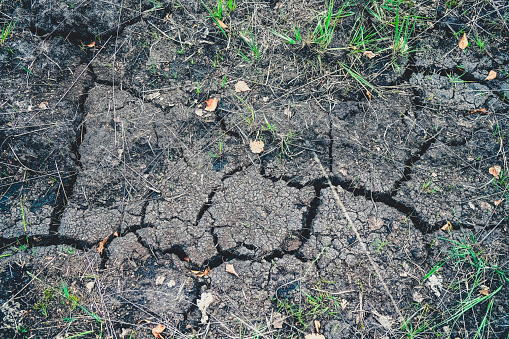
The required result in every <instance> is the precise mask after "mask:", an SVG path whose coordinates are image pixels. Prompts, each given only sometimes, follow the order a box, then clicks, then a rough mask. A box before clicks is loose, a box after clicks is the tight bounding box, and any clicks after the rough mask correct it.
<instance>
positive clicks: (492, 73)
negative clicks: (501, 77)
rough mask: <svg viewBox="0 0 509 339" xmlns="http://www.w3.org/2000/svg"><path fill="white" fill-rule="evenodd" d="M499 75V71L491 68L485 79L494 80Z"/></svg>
mask: <svg viewBox="0 0 509 339" xmlns="http://www.w3.org/2000/svg"><path fill="white" fill-rule="evenodd" d="M496 77H497V72H495V71H494V70H491V71H490V72H489V73H488V76H487V77H486V79H484V80H488V81H490V80H493V79H495V78H496Z"/></svg>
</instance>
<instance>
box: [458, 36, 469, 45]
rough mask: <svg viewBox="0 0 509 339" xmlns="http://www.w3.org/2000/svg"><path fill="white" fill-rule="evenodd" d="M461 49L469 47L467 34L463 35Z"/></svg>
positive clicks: (460, 43)
mask: <svg viewBox="0 0 509 339" xmlns="http://www.w3.org/2000/svg"><path fill="white" fill-rule="evenodd" d="M458 46H459V48H461V49H465V48H467V46H468V39H467V33H463V37H462V38H461V40H460V42H459V43H458Z"/></svg>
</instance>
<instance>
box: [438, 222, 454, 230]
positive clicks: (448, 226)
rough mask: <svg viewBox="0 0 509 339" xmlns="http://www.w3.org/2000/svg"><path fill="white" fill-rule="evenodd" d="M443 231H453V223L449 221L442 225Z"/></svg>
mask: <svg viewBox="0 0 509 339" xmlns="http://www.w3.org/2000/svg"><path fill="white" fill-rule="evenodd" d="M440 229H441V230H442V231H451V230H452V224H451V223H450V222H449V221H448V222H447V224H445V225H444V226H442V227H441V228H440Z"/></svg>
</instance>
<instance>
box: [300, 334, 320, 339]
mask: <svg viewBox="0 0 509 339" xmlns="http://www.w3.org/2000/svg"><path fill="white" fill-rule="evenodd" d="M304 339H325V336H324V335H323V334H313V333H312V334H306V336H305V337H304Z"/></svg>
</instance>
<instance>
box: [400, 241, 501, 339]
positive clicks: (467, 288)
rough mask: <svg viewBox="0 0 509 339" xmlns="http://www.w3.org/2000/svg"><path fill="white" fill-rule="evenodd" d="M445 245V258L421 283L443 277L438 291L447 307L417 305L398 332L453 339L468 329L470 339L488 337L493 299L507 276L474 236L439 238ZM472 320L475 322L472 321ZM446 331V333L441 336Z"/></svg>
mask: <svg viewBox="0 0 509 339" xmlns="http://www.w3.org/2000/svg"><path fill="white" fill-rule="evenodd" d="M438 240H439V241H441V242H443V243H445V244H446V245H448V247H449V250H448V252H447V254H446V256H445V258H444V259H442V260H441V261H439V262H438V263H436V264H435V265H434V266H433V268H432V269H431V270H430V271H429V272H428V273H427V274H426V275H425V277H424V279H423V282H424V283H426V282H428V283H429V282H430V281H432V280H433V278H434V277H436V276H440V277H442V276H446V277H450V278H449V279H444V283H443V284H440V285H442V286H444V288H443V289H440V287H439V289H438V290H439V291H440V294H443V295H440V298H441V300H442V301H446V305H447V307H443V306H441V305H437V306H432V305H430V304H428V303H423V304H422V305H421V304H416V305H415V306H416V307H417V311H416V312H415V313H414V314H413V315H412V316H410V317H409V318H408V319H406V320H405V321H404V322H403V324H402V326H401V330H403V331H404V332H405V333H406V336H407V338H427V337H429V335H435V336H443V335H448V336H452V337H455V336H457V335H456V334H458V335H459V333H463V334H464V333H465V331H466V328H467V326H466V325H471V324H472V323H473V322H474V323H475V325H476V326H475V328H474V330H470V331H471V333H470V335H471V337H473V338H490V337H491V336H492V335H493V333H492V332H490V331H492V329H491V327H490V326H491V324H492V323H493V321H494V320H495V319H494V318H493V315H492V313H493V309H494V305H496V303H497V300H496V296H497V295H499V294H500V293H501V292H502V291H503V290H504V289H506V288H507V286H508V285H509V273H508V272H507V271H506V270H505V269H503V268H502V267H501V266H500V265H499V263H498V262H496V261H492V260H490V259H488V258H489V255H488V254H487V253H485V252H484V249H483V248H482V247H481V244H480V242H478V241H477V239H476V237H475V236H474V235H472V236H470V237H468V238H459V239H453V238H439V239H438ZM474 319H475V320H474ZM444 329H446V330H447V331H448V333H444V331H446V330H444Z"/></svg>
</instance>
